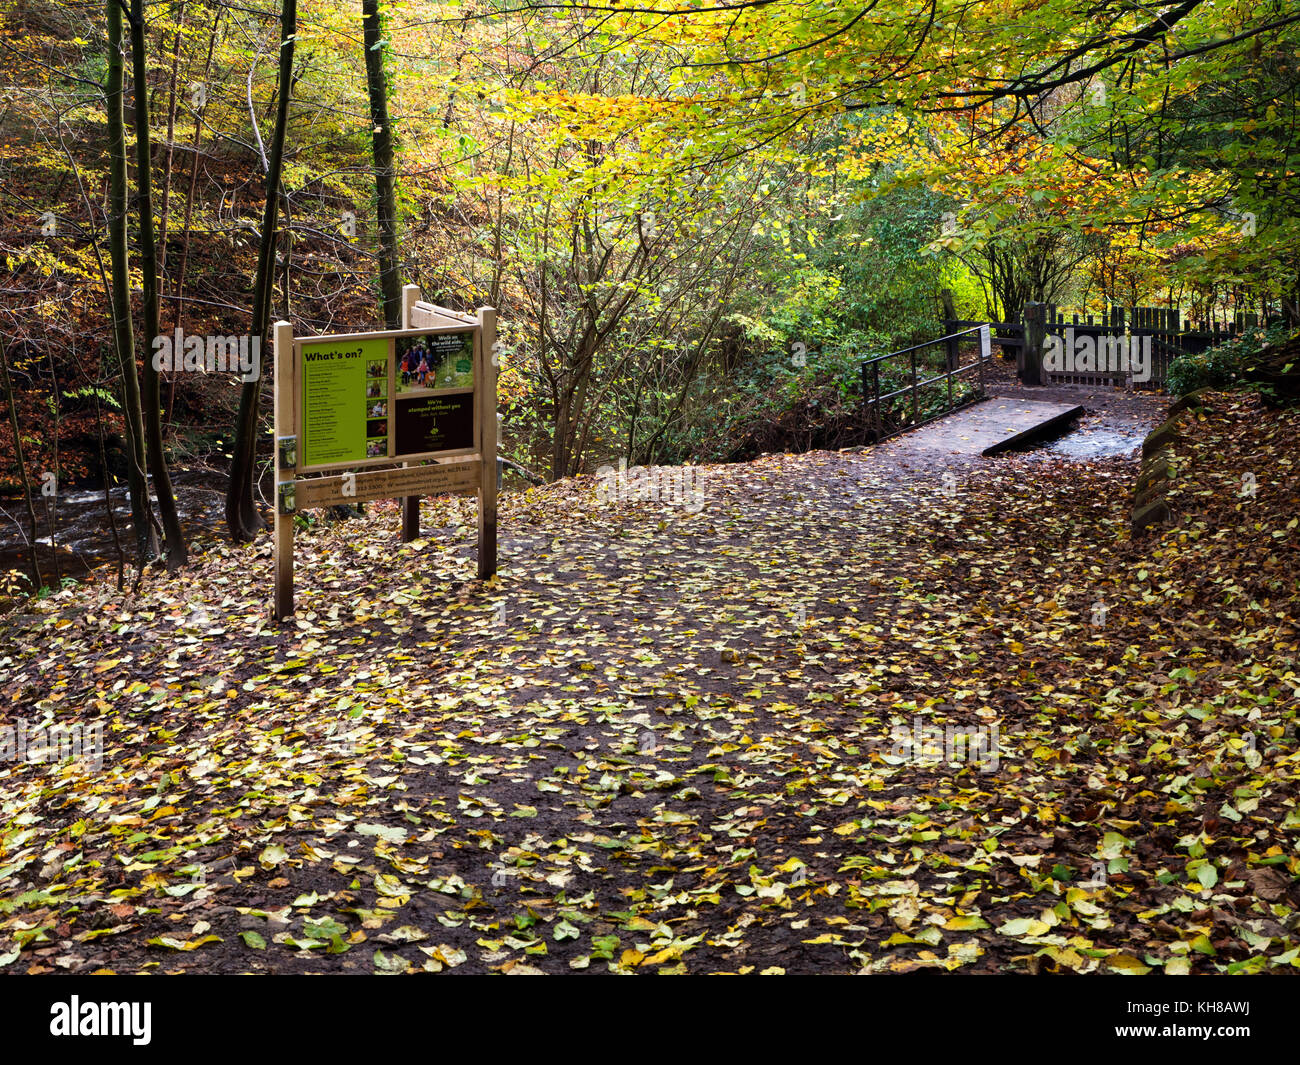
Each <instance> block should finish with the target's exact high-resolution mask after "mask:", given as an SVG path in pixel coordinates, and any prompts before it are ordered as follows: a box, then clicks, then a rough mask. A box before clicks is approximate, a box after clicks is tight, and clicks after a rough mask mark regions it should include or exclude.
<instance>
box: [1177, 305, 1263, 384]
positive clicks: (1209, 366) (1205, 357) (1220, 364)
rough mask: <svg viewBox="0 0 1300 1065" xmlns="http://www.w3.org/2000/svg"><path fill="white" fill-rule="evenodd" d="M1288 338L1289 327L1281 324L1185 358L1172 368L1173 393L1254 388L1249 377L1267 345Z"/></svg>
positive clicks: (1178, 360)
mask: <svg viewBox="0 0 1300 1065" xmlns="http://www.w3.org/2000/svg"><path fill="white" fill-rule="evenodd" d="M1286 336H1287V330H1286V327H1285V326H1284V325H1282V324H1281V323H1279V324H1276V325H1272V326H1269V327H1268V329H1267V330H1259V329H1248V330H1247V331H1246V332H1244V333H1242V334H1241V335H1240V336H1238V337H1234V338H1233V339H1231V340H1229V341H1226V342H1225V343H1223V344H1219V345H1218V346H1217V347H1213V348H1208V349H1206V350H1205V351H1203V352H1201V353H1200V354H1198V355H1182V356H1180V357H1178V358H1176V359H1174V360H1173V362H1171V363H1170V365H1169V373H1168V388H1169V391H1170V392H1171V393H1173V394H1174V395H1175V396H1183V395H1186V394H1187V393H1188V392H1195V391H1196V390H1197V389H1198V388H1239V387H1254V386H1251V385H1250V384H1249V382H1248V380H1247V374H1248V373H1249V372H1250V371H1251V370H1252V369H1254V367H1255V364H1256V362H1257V360H1258V358H1259V355H1260V351H1261V349H1262V347H1263V345H1264V344H1265V343H1270V344H1276V343H1278V342H1280V341H1282V340H1285V339H1286Z"/></svg>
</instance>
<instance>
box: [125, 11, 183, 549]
mask: <svg viewBox="0 0 1300 1065" xmlns="http://www.w3.org/2000/svg"><path fill="white" fill-rule="evenodd" d="M131 59H132V63H131V66H132V70H133V71H134V75H135V77H134V82H135V168H136V174H135V184H136V190H137V193H136V196H137V199H138V200H139V208H140V272H141V275H142V277H143V280H144V336H145V344H146V348H147V350H146V353H145V359H144V396H143V405H144V437H145V449H146V452H147V454H148V457H149V471H150V472H151V473H152V474H153V487H154V492H155V493H156V494H157V496H158V513H159V515H160V516H161V518H162V525H163V532H164V533H165V534H166V539H167V568H168V569H169V570H171V571H173V572H175V571H176V570H178V569H180V568H181V567H182V566H183V565H185V559H186V550H185V532H184V530H182V529H181V521H180V515H179V514H178V513H177V511H176V495H175V493H173V491H172V478H171V473H170V472H169V471H168V469H167V456H166V453H165V452H164V451H163V438H162V395H161V393H160V392H159V390H158V370H157V369H156V368H155V367H154V364H153V357H152V351H153V338H154V337H156V336H158V335H159V333H160V332H161V327H160V325H159V321H158V243H157V239H156V237H155V235H154V226H153V174H152V170H153V151H152V147H151V139H150V131H149V98H148V92H149V70H148V66H147V63H146V56H145V41H144V0H131Z"/></svg>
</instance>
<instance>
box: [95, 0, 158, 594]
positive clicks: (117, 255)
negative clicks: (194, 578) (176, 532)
mask: <svg viewBox="0 0 1300 1065" xmlns="http://www.w3.org/2000/svg"><path fill="white" fill-rule="evenodd" d="M105 6H106V8H107V13H108V85H107V89H106V106H107V111H108V198H109V202H108V253H109V261H110V263H111V266H112V275H113V296H112V307H113V346H114V348H115V349H116V351H117V359H118V365H119V366H120V367H121V372H122V398H123V403H122V424H123V426H124V428H125V430H126V450H127V488H128V491H129V493H130V496H131V526H132V528H133V530H134V532H135V550H136V566H137V568H139V569H144V567H145V564H146V563H148V562H149V561H150V560H151V559H153V558H154V556H156V555H157V554H158V541H157V538H156V537H155V536H154V531H153V521H152V517H153V515H152V511H151V507H150V504H149V481H148V477H147V475H146V472H145V469H146V467H145V450H144V422H143V420H142V418H141V413H140V379H139V377H138V376H137V371H136V366H135V338H134V336H133V335H132V324H131V288H130V276H129V273H128V262H127V244H126V128H125V126H126V122H125V117H124V115H123V111H122V67H123V54H122V8H121V6H120V4H119V3H118V0H105Z"/></svg>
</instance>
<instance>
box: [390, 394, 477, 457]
mask: <svg viewBox="0 0 1300 1065" xmlns="http://www.w3.org/2000/svg"><path fill="white" fill-rule="evenodd" d="M394 423H395V428H396V432H395V434H394V437H395V444H396V448H397V451H396V454H397V455H399V456H404V455H419V454H424V453H427V452H430V451H455V450H459V449H462V448H468V447H473V446H474V393H473V391H469V392H453V393H450V394H448V393H446V392H431V393H424V394H418V393H417V394H416V395H412V396H399V397H398V399H397V407H396V410H395V412H394Z"/></svg>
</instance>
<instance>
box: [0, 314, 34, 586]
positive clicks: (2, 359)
mask: <svg viewBox="0 0 1300 1065" xmlns="http://www.w3.org/2000/svg"><path fill="white" fill-rule="evenodd" d="M0 375H2V379H0V384H3V385H4V399H5V403H6V404H7V405H8V407H9V428H10V430H11V431H12V432H13V434H14V453H15V455H16V456H17V458H18V479H19V480H20V481H22V482H23V498H24V499H25V500H26V502H27V522H28V527H29V528H30V530H31V535H30V537H29V538H28V539H29V540H30V547H31V553H32V588H33V590H34V591H39V590H40V589H41V588H42V587H43V586H44V584H45V578H44V577H42V576H41V560H40V558H39V557H38V556H37V554H36V541H37V538H38V537H37V528H36V507H35V505H34V504H33V503H32V483H31V481H29V480H28V479H27V462H26V460H25V459H24V458H23V438H22V435H21V434H20V433H19V431H18V404H17V401H16V400H15V399H14V386H13V382H12V381H10V379H9V350H8V345H7V344H5V341H4V337H3V336H0Z"/></svg>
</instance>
